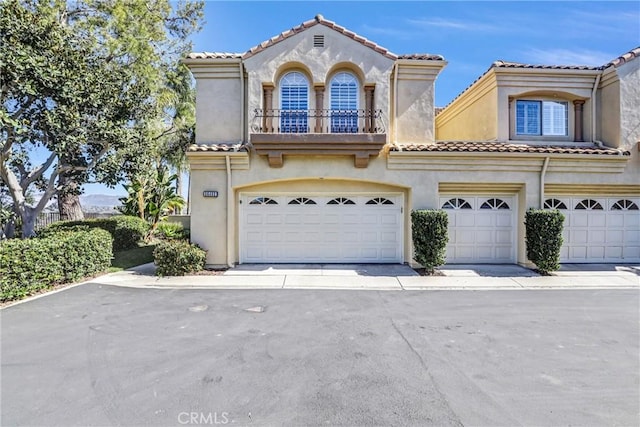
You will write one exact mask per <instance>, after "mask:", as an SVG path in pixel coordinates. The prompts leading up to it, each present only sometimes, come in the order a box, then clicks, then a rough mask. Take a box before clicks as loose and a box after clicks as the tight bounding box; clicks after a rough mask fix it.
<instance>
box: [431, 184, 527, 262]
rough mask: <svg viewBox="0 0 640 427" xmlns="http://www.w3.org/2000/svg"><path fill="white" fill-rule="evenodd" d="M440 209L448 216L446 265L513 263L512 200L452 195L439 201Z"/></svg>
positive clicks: (514, 254) (513, 201)
mask: <svg viewBox="0 0 640 427" xmlns="http://www.w3.org/2000/svg"><path fill="white" fill-rule="evenodd" d="M440 207H441V208H442V209H444V210H445V211H446V212H447V214H448V216H449V243H448V244H447V263H452V264H454V263H457V264H465V263H483V264H499V263H513V262H515V261H516V249H515V248H516V245H515V234H516V226H515V224H516V214H517V209H516V204H515V197H513V196H474V195H456V196H450V197H441V198H440Z"/></svg>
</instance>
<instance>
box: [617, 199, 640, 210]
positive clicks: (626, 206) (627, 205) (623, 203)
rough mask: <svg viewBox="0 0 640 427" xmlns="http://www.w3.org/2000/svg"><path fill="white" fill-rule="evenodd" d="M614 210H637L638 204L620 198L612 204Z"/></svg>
mask: <svg viewBox="0 0 640 427" xmlns="http://www.w3.org/2000/svg"><path fill="white" fill-rule="evenodd" d="M611 210H612V211H637V210H638V205H636V204H635V203H634V202H632V201H631V200H625V199H622V200H618V201H617V202H615V203H614V204H613V206H611Z"/></svg>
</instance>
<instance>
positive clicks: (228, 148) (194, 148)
mask: <svg viewBox="0 0 640 427" xmlns="http://www.w3.org/2000/svg"><path fill="white" fill-rule="evenodd" d="M206 151H213V152H238V151H249V147H248V145H247V144H245V143H242V142H236V143H226V144H225V143H219V144H191V145H190V146H189V147H187V152H190V153H196V152H206Z"/></svg>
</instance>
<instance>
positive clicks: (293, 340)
mask: <svg viewBox="0 0 640 427" xmlns="http://www.w3.org/2000/svg"><path fill="white" fill-rule="evenodd" d="M242 277H244V278H245V280H248V281H250V280H252V279H251V277H250V276H242ZM342 277H344V276H335V277H334V280H335V281H340V280H342V279H341V278H342ZM639 297H640V292H639V291H638V289H587V290H575V289H574V290H561V289H550V290H545V289H536V290H527V289H521V290H519V291H517V292H514V291H512V290H477V291H460V290H451V291H449V290H447V291H438V290H434V291H412V290H405V291H402V292H389V291H377V290H342V291H335V290H320V289H251V290H248V289H247V290H224V289H203V290H199V289H151V288H133V287H122V286H112V285H106V284H99V283H89V284H83V285H80V286H76V287H73V288H70V289H66V290H64V291H61V292H58V293H55V294H52V295H48V296H45V297H42V298H38V299H35V300H31V301H28V302H25V303H22V304H18V305H15V306H12V307H8V308H5V309H3V310H1V311H0V320H1V322H2V325H1V338H2V340H1V343H2V349H1V363H2V365H1V368H2V370H1V374H2V381H1V392H2V393H1V397H0V403H1V414H0V417H1V418H0V424H1V425H3V426H13V425H16V426H19V425H38V426H40V425H41V426H105V425H120V426H142V425H149V426H152V425H153V426H162V425H203V424H204V425H224V424H233V425H260V426H262V425H292V426H293V425H295V426H297V425H305V426H306V425H348V426H359V425H363V426H364V425H367V426H368V425H416V426H428V425H437V426H449V425H451V426H459V425H482V426H489V425H490V426H500V425H504V426H507V425H508V426H513V425H536V426H556V425H623V426H627V425H637V424H638V420H639V416H640V407H639V406H640V403H639V402H640V392H639V389H640V387H639V385H640V358H639V354H640V343H639V339H640V338H639V337H640V322H639V320H640V319H639V313H640V307H639V305H640V299H639Z"/></svg>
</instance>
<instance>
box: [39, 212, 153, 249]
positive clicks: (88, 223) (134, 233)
mask: <svg viewBox="0 0 640 427" xmlns="http://www.w3.org/2000/svg"><path fill="white" fill-rule="evenodd" d="M89 228H101V229H103V230H106V231H108V232H109V234H111V237H113V250H116V251H119V250H122V249H131V248H135V247H136V246H137V244H138V242H139V241H141V240H142V239H144V237H145V236H146V234H147V233H148V232H149V224H148V223H147V221H145V220H144V219H142V218H138V217H136V216H126V215H118V216H114V217H111V218H96V219H86V220H83V221H62V222H56V223H54V224H51V225H49V226H48V227H45V228H44V229H42V230H40V231H39V232H38V236H41V237H46V236H48V235H49V234H51V233H57V232H59V231H63V230H72V231H77V230H86V229H89Z"/></svg>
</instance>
